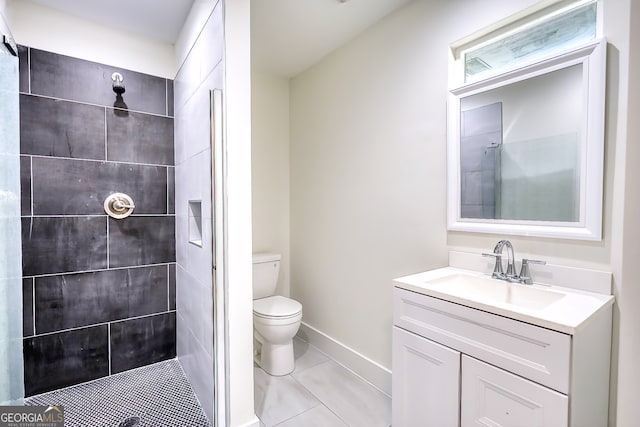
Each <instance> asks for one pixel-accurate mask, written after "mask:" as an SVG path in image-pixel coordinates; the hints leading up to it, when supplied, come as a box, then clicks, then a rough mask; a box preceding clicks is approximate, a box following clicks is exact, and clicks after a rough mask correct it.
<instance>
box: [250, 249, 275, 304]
mask: <svg viewBox="0 0 640 427" xmlns="http://www.w3.org/2000/svg"><path fill="white" fill-rule="evenodd" d="M278 273H280V255H279V254H263V253H259V254H253V299H258V298H265V297H268V296H271V295H274V294H275V292H276V285H277V284H278Z"/></svg>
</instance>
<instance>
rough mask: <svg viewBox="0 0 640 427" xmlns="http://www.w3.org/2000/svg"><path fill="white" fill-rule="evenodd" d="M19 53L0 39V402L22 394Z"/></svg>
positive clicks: (14, 400)
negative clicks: (15, 53)
mask: <svg viewBox="0 0 640 427" xmlns="http://www.w3.org/2000/svg"><path fill="white" fill-rule="evenodd" d="M18 79H19V77H18V58H17V57H16V56H13V55H12V54H11V53H9V52H8V51H7V49H6V48H5V46H3V45H0V106H1V107H0V404H2V405H8V404H19V403H20V402H21V400H22V398H23V397H24V380H23V367H22V286H23V285H22V249H21V233H20V131H19V120H20V116H19V101H18V81H19V80H18Z"/></svg>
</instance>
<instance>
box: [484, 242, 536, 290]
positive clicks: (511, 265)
mask: <svg viewBox="0 0 640 427" xmlns="http://www.w3.org/2000/svg"><path fill="white" fill-rule="evenodd" d="M505 246H506V247H507V271H506V272H504V271H503V269H502V253H503V251H504V247H505ZM482 255H483V256H489V257H494V258H495V259H496V265H495V267H494V268H493V273H492V274H491V277H494V278H496V279H500V280H506V281H508V282H514V283H522V284H525V285H531V284H533V279H532V278H531V270H530V269H529V265H530V264H542V265H544V264H546V262H545V261H538V260H534V259H526V258H524V259H523V260H522V268H521V269H520V274H516V266H515V256H514V254H513V245H512V244H511V242H510V241H508V240H500V241H499V242H498V243H497V244H496V246H495V248H493V253H490V254H488V253H483V254H482Z"/></svg>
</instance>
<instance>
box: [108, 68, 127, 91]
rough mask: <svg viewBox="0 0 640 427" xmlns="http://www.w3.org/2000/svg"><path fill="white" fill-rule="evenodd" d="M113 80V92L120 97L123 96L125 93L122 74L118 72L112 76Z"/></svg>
mask: <svg viewBox="0 0 640 427" xmlns="http://www.w3.org/2000/svg"><path fill="white" fill-rule="evenodd" d="M111 80H113V91H114V92H115V93H117V94H118V95H122V94H123V93H124V91H125V88H124V77H122V74H120V73H118V72H115V73H113V74H111Z"/></svg>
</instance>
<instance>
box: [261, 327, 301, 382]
mask: <svg viewBox="0 0 640 427" xmlns="http://www.w3.org/2000/svg"><path fill="white" fill-rule="evenodd" d="M256 335H257V334H256ZM256 339H257V341H258V342H259V343H260V348H259V349H258V350H257V352H256V353H257V354H255V356H254V361H255V362H256V363H257V364H258V366H260V367H261V368H262V369H264V371H265V372H266V373H267V374H269V375H273V376H282V375H288V374H290V373H291V372H293V370H294V369H295V367H296V364H295V358H294V356H293V340H289V342H288V343H286V344H269V343H265V342H264V341H262V340H260V339H259V338H258V337H256Z"/></svg>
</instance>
